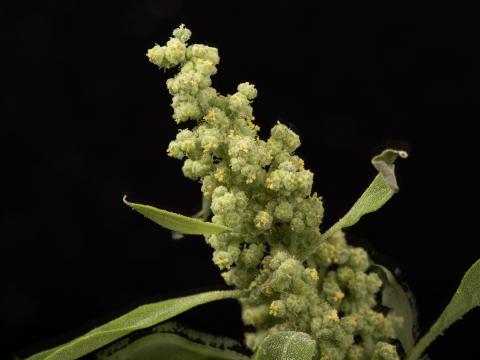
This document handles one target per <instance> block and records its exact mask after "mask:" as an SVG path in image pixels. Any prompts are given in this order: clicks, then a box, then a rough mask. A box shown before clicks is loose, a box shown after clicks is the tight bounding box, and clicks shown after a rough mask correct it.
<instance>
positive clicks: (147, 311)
mask: <svg viewBox="0 0 480 360" xmlns="http://www.w3.org/2000/svg"><path fill="white" fill-rule="evenodd" d="M238 296H239V292H238V291H211V292H206V293H201V294H196V295H190V296H185V297H180V298H175V299H169V300H164V301H160V302H158V303H153V304H147V305H142V306H140V307H138V308H137V309H135V310H133V311H131V312H129V313H127V314H125V315H123V316H121V317H119V318H117V319H115V320H112V321H110V322H108V323H106V324H104V325H102V326H100V327H97V328H95V329H93V330H91V331H89V332H88V333H86V334H85V335H82V336H80V337H78V338H76V339H74V340H72V341H70V342H68V343H66V344H63V345H60V346H57V347H55V348H53V349H50V350H46V351H43V352H41V353H38V354H35V355H33V356H31V357H29V358H28V360H70V359H71V360H73V359H78V358H79V357H81V356H83V355H86V354H88V353H90V352H92V351H94V350H96V349H99V348H101V347H102V346H104V345H107V344H110V343H111V342H112V341H115V340H117V339H120V338H121V337H123V336H125V335H128V334H129V333H131V332H133V331H136V330H140V329H145V328H148V327H150V326H153V325H155V324H158V323H160V322H162V321H165V320H168V319H170V318H172V317H174V316H176V315H178V314H181V313H182V312H185V311H187V310H189V309H191V308H193V307H195V306H198V305H202V304H205V303H208V302H211V301H216V300H222V299H230V298H235V297H238Z"/></svg>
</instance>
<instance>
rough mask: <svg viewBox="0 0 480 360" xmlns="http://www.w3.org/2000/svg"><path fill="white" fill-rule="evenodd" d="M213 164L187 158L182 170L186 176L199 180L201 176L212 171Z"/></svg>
mask: <svg viewBox="0 0 480 360" xmlns="http://www.w3.org/2000/svg"><path fill="white" fill-rule="evenodd" d="M210 168H211V166H209V164H206V163H205V162H203V161H200V160H191V159H187V160H185V163H184V164H183V167H182V171H183V175H185V177H187V178H189V179H192V180H197V179H198V178H200V177H203V176H206V175H207V174H208V173H209V172H210Z"/></svg>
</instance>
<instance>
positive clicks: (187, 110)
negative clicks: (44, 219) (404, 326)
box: [147, 25, 400, 360]
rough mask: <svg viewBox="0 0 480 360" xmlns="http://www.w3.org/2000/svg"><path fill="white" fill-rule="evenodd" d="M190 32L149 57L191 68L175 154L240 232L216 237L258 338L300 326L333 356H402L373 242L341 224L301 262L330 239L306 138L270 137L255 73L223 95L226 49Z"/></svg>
mask: <svg viewBox="0 0 480 360" xmlns="http://www.w3.org/2000/svg"><path fill="white" fill-rule="evenodd" d="M190 35H191V33H190V31H189V30H188V29H186V28H185V27H184V26H183V25H182V26H180V27H179V28H178V29H176V30H175V31H174V32H173V37H172V38H171V39H170V40H169V41H168V42H167V44H166V45H165V46H159V45H156V46H154V47H153V48H152V49H150V50H149V51H148V53H147V56H148V58H149V60H150V61H151V62H152V63H154V64H155V65H157V66H158V67H159V68H161V69H168V68H171V67H174V66H178V67H179V72H178V73H177V75H175V76H174V77H173V78H171V79H169V80H168V81H167V88H168V90H169V92H170V94H171V95H172V97H173V100H172V107H173V119H174V120H175V121H176V122H177V123H178V124H180V123H183V122H185V121H187V120H195V121H196V125H195V126H193V127H190V128H189V129H183V130H180V131H179V132H178V134H177V136H176V138H175V140H173V141H171V142H170V144H169V146H168V150H167V152H168V155H170V156H171V157H174V158H176V159H184V165H183V168H182V170H183V173H184V175H185V176H186V177H188V178H190V179H192V180H198V181H199V182H200V183H201V184H202V186H201V189H202V193H203V196H204V197H205V198H206V199H208V200H210V201H211V211H212V214H213V216H212V220H211V221H212V222H214V223H216V224H221V225H225V226H228V227H230V228H231V229H232V231H231V232H224V233H220V234H215V235H209V236H206V241H207V243H208V244H209V245H210V246H211V247H212V248H213V249H214V251H213V262H214V263H215V264H216V265H217V266H218V267H219V268H220V269H221V270H222V271H223V273H222V276H223V278H224V279H225V281H226V283H227V284H229V285H232V286H235V287H236V288H239V289H243V290H245V291H246V292H245V293H246V294H247V295H246V296H245V297H243V298H241V299H240V301H241V303H242V309H243V315H242V316H243V320H244V322H245V323H246V324H248V325H253V326H255V328H256V330H257V331H256V332H255V333H252V334H249V335H247V337H246V340H247V345H248V346H250V347H251V348H252V349H255V348H256V346H257V345H258V344H259V342H260V341H261V340H262V339H263V337H265V336H266V335H268V334H270V333H272V332H275V331H280V330H296V331H303V332H306V333H309V334H311V335H312V336H313V337H314V338H315V339H316V340H317V343H318V348H319V354H320V358H321V359H324V360H327V359H330V360H336V359H339V360H340V359H385V360H393V359H398V355H397V354H396V350H395V347H394V346H393V345H390V344H389V342H390V341H391V339H393V338H395V337H396V334H395V331H394V328H395V325H396V324H397V323H398V321H400V320H399V319H398V318H395V317H393V316H390V315H383V314H382V313H380V312H377V311H375V310H374V307H375V306H376V300H375V299H376V298H375V295H376V294H377V293H378V292H379V290H380V288H381V285H382V283H381V280H380V279H379V277H378V276H377V275H376V274H374V273H369V272H368V268H369V266H370V260H369V258H368V255H367V253H366V252H365V251H364V250H363V249H361V248H355V247H351V246H349V245H348V244H347V243H346V241H345V238H344V236H343V233H337V234H335V235H333V236H331V237H330V238H329V239H327V240H326V241H324V242H323V243H322V244H321V246H320V247H319V248H318V250H317V251H316V252H315V254H313V255H312V256H311V257H310V258H309V259H308V260H307V262H306V263H302V262H300V261H299V260H298V256H299V254H302V253H304V251H305V249H308V248H309V245H310V244H311V243H312V242H313V241H315V240H318V237H319V236H320V231H319V226H320V224H321V221H322V218H323V204H322V200H321V198H320V197H318V196H317V195H316V194H315V193H314V194H312V184H313V174H312V172H310V171H309V170H307V169H305V167H304V162H303V160H302V159H301V158H299V157H298V156H296V155H295V154H294V152H295V150H296V149H297V148H298V147H299V146H300V139H299V137H298V135H297V134H295V133H294V132H293V131H292V130H291V129H289V128H288V127H287V126H285V125H283V124H281V123H277V124H276V125H275V126H274V127H273V128H272V129H271V132H270V137H269V138H268V139H267V140H266V141H264V140H261V139H260V138H259V136H258V131H259V127H258V126H257V125H255V123H254V120H255V118H254V116H253V110H252V107H251V102H252V100H253V99H255V97H256V96H257V90H256V88H255V86H254V85H252V84H250V83H247V82H244V83H241V84H240V85H238V87H237V91H236V92H235V93H234V94H230V95H226V96H224V95H220V94H218V93H217V91H216V90H215V89H214V88H213V87H212V86H211V85H212V81H211V76H212V75H214V74H215V73H216V71H217V68H216V66H217V65H218V64H219V56H218V51H217V49H215V48H213V47H209V46H205V45H198V44H193V45H188V44H187V41H188V40H189V38H190Z"/></svg>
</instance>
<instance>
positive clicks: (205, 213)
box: [172, 196, 212, 240]
mask: <svg viewBox="0 0 480 360" xmlns="http://www.w3.org/2000/svg"><path fill="white" fill-rule="evenodd" d="M211 204H212V200H211V199H209V198H206V197H205V196H203V197H202V208H201V209H200V210H199V211H198V212H197V213H196V214H195V215H193V216H192V217H193V218H195V219H199V220H202V221H206V220H207V219H208V217H209V216H210V214H211V212H212V211H211V210H210V205H211ZM184 237H185V234H182V233H181V232H178V231H172V240H180V239H183V238H184Z"/></svg>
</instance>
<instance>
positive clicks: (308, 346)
mask: <svg viewBox="0 0 480 360" xmlns="http://www.w3.org/2000/svg"><path fill="white" fill-rule="evenodd" d="M316 350H317V344H316V342H315V340H313V339H312V337H311V336H310V335H308V334H306V333H303V332H297V331H280V332H278V333H275V334H272V335H269V336H267V337H266V338H265V339H264V340H263V341H262V343H261V344H260V346H259V348H258V350H257V352H256V353H255V358H254V360H312V358H313V357H314V355H315V352H316Z"/></svg>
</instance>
